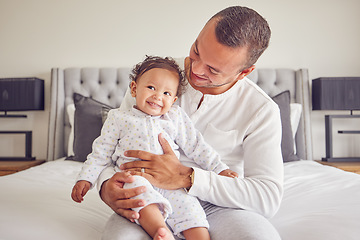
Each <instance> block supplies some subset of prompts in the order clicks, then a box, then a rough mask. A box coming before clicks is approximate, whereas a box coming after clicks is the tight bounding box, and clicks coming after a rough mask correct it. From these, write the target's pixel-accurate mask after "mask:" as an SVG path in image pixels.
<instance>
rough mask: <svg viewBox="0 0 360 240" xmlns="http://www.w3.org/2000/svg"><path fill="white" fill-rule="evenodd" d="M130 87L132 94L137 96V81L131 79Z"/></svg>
mask: <svg viewBox="0 0 360 240" xmlns="http://www.w3.org/2000/svg"><path fill="white" fill-rule="evenodd" d="M130 89H131V96H132V97H136V82H135V81H131V83H130Z"/></svg>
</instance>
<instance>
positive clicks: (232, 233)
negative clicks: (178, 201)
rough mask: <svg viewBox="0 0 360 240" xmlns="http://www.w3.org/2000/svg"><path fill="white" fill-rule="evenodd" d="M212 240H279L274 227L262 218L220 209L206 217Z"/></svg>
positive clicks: (256, 215) (249, 213)
mask: <svg viewBox="0 0 360 240" xmlns="http://www.w3.org/2000/svg"><path fill="white" fill-rule="evenodd" d="M208 220H209V223H210V235H211V239H212V240H231V239H239V240H267V239H268V240H280V239H281V238H280V236H279V234H278V232H277V230H276V229H275V227H274V226H273V225H272V224H271V223H270V222H269V221H268V220H267V219H266V218H264V217H263V216H261V215H259V214H256V213H253V212H249V211H245V210H235V209H222V210H220V211H216V212H215V213H213V214H211V215H209V216H208Z"/></svg>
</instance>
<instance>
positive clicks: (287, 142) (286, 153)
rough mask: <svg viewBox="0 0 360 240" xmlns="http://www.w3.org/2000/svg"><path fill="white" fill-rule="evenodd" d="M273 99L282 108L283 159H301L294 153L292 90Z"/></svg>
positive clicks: (287, 160)
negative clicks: (291, 109)
mask: <svg viewBox="0 0 360 240" xmlns="http://www.w3.org/2000/svg"><path fill="white" fill-rule="evenodd" d="M272 99H273V100H274V102H276V103H277V105H278V106H279V108H280V115H281V125H282V139H281V153H282V156H283V161H284V162H291V161H296V160H299V157H298V156H296V155H295V153H294V138H293V133H292V130H291V121H290V92H289V91H284V92H282V93H280V94H278V95H276V96H274V97H273V98H272Z"/></svg>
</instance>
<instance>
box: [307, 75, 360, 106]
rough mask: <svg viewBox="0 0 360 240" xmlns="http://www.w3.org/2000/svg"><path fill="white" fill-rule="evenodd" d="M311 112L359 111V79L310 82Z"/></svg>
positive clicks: (337, 78) (335, 78) (329, 79)
mask: <svg viewBox="0 0 360 240" xmlns="http://www.w3.org/2000/svg"><path fill="white" fill-rule="evenodd" d="M312 106H313V110H360V77H321V78H316V79H313V80H312Z"/></svg>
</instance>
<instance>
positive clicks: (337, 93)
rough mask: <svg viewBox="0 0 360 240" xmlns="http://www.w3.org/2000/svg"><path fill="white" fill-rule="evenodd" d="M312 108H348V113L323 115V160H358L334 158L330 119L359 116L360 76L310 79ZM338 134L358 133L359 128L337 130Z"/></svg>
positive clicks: (353, 159)
mask: <svg viewBox="0 0 360 240" xmlns="http://www.w3.org/2000/svg"><path fill="white" fill-rule="evenodd" d="M312 106H313V110H348V111H350V115H325V140H326V157H325V158H323V159H322V160H323V161H329V162H344V161H360V157H359V158H357V157H355V158H353V157H340V158H334V157H333V151H332V139H333V136H332V120H333V119H334V118H360V115H354V114H353V111H354V110H360V77H321V78H316V79H313V81H312ZM338 133H340V134H360V131H359V130H352V131H345V130H343V131H338Z"/></svg>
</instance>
